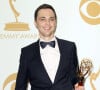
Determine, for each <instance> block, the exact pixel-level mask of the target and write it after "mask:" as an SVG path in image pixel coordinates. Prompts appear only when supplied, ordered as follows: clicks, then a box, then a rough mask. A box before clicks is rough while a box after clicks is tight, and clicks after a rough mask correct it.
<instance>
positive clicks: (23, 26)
mask: <svg viewBox="0 0 100 90" xmlns="http://www.w3.org/2000/svg"><path fill="white" fill-rule="evenodd" d="M12 1H13V0H9V4H10V7H11V9H12V11H13V13H14V16H15V19H16V21H15V22H10V23H7V24H6V25H5V30H9V31H11V30H16V31H21V30H23V31H25V30H29V27H28V24H27V23H24V22H18V16H19V15H20V14H19V12H17V11H16V9H15V8H14V6H13V3H12ZM14 1H16V0H14Z"/></svg>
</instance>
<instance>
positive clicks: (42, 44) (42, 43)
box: [40, 41, 55, 48]
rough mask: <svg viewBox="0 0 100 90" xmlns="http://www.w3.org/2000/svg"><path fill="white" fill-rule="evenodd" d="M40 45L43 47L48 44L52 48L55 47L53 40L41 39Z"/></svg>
mask: <svg viewBox="0 0 100 90" xmlns="http://www.w3.org/2000/svg"><path fill="white" fill-rule="evenodd" d="M40 45H41V47H42V48H45V47H46V46H47V45H49V46H51V47H53V48H54V47H55V41H50V42H43V41H41V42H40Z"/></svg>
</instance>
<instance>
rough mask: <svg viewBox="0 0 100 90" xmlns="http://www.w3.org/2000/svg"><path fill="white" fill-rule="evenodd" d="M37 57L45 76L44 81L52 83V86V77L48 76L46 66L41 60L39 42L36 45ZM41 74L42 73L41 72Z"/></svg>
mask: <svg viewBox="0 0 100 90" xmlns="http://www.w3.org/2000/svg"><path fill="white" fill-rule="evenodd" d="M34 49H35V51H36V52H35V57H37V58H38V59H37V60H38V62H39V63H40V66H41V68H40V69H41V70H40V71H41V72H42V73H43V74H44V75H43V76H44V78H45V79H44V80H46V82H48V83H50V84H52V82H51V80H50V77H49V75H48V73H47V71H46V69H45V66H44V64H43V62H42V59H41V55H40V47H39V40H38V41H37V42H36V43H35V48H34ZM39 73H40V72H39Z"/></svg>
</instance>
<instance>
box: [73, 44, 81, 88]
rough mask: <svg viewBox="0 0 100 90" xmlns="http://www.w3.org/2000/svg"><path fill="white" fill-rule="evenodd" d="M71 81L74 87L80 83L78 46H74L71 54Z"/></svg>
mask: <svg viewBox="0 0 100 90" xmlns="http://www.w3.org/2000/svg"><path fill="white" fill-rule="evenodd" d="M71 54H72V55H71V58H72V59H71V81H72V84H73V86H74V85H75V84H76V83H77V82H78V81H79V77H78V71H79V63H78V57H77V50H76V45H75V44H73V47H72V52H71Z"/></svg>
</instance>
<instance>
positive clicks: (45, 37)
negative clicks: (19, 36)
mask: <svg viewBox="0 0 100 90" xmlns="http://www.w3.org/2000/svg"><path fill="white" fill-rule="evenodd" d="M34 21H35V26H36V28H37V29H38V32H39V39H38V40H37V41H36V42H34V43H32V44H31V45H28V46H26V47H24V48H22V50H21V57H20V64H19V70H18V75H17V79H16V86H15V90H27V84H28V82H29V83H30V85H31V90H84V87H83V86H78V81H79V78H78V74H77V73H78V59H77V52H76V46H75V43H74V42H71V41H67V40H62V39H59V38H58V37H56V36H55V35H54V34H55V31H56V26H57V15H56V12H55V10H54V8H53V7H52V6H51V5H48V4H42V5H40V6H39V7H38V8H37V9H36V10H35V14H34Z"/></svg>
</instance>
